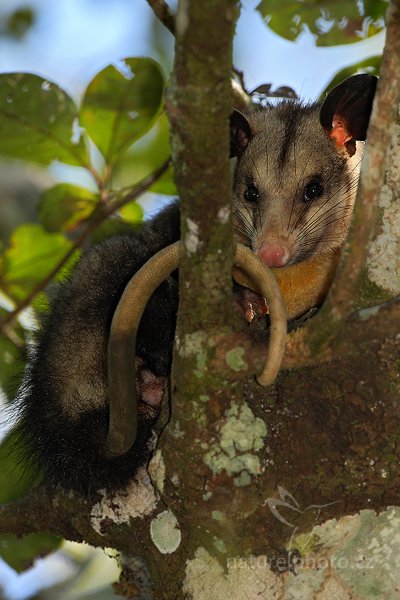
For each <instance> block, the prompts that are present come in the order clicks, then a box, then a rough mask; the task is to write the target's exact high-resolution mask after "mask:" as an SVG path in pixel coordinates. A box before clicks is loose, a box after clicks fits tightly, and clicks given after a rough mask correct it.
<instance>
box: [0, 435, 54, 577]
mask: <svg viewBox="0 0 400 600" xmlns="http://www.w3.org/2000/svg"><path fill="white" fill-rule="evenodd" d="M14 445H15V434H14V433H13V432H11V433H10V434H9V435H8V436H7V437H6V439H5V440H4V441H3V443H2V444H1V445H0V464H1V469H0V503H1V504H5V503H6V502H11V501H12V500H16V499H17V498H20V497H21V496H23V495H25V494H26V493H27V491H28V490H29V489H30V488H31V487H32V483H33V482H32V479H31V477H30V475H29V473H28V472H27V471H26V469H25V467H24V466H23V465H22V464H21V462H20V460H19V456H18V454H17V452H16V451H15V447H14ZM60 543H61V539H60V538H58V537H55V536H53V535H48V534H44V533H35V534H30V535H27V536H24V537H23V538H22V539H21V538H17V537H16V536H15V535H13V534H2V535H0V556H1V557H2V558H3V559H4V560H5V561H6V562H7V563H8V564H9V565H10V567H12V568H13V569H15V570H16V571H19V572H20V571H24V570H25V569H27V568H28V567H30V566H31V565H32V563H33V561H34V559H35V558H37V557H38V556H44V555H46V554H48V553H49V552H51V551H53V550H55V549H56V548H58V547H59V545H60Z"/></svg>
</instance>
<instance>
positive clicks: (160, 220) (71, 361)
mask: <svg viewBox="0 0 400 600" xmlns="http://www.w3.org/2000/svg"><path fill="white" fill-rule="evenodd" d="M178 239H179V207H178V205H177V204H173V205H171V206H170V207H168V208H167V209H165V210H164V211H162V213H160V214H159V215H158V216H157V217H155V218H154V219H153V220H152V221H150V222H149V223H148V224H147V225H145V226H144V227H143V228H142V229H141V230H138V231H137V232H135V233H132V235H125V236H121V237H115V238H111V239H109V240H106V241H105V242H103V243H101V244H99V245H97V246H95V247H94V248H93V249H92V250H91V251H90V252H89V253H88V254H87V255H86V256H85V257H84V258H83V259H82V260H81V261H80V262H79V263H78V264H77V266H76V268H75V270H74V272H73V274H72V276H71V278H70V279H68V280H67V281H66V282H65V283H63V284H61V285H60V287H59V289H58V293H57V294H56V296H55V298H54V299H53V300H52V302H51V305H50V310H49V312H48V314H47V315H46V317H45V319H44V322H43V323H42V324H41V328H40V331H39V333H38V334H37V339H36V345H35V349H34V352H33V355H32V357H31V361H30V364H29V366H28V368H27V372H26V376H25V382H24V385H23V388H22V390H21V396H22V398H23V402H22V407H21V411H22V415H21V417H22V418H21V421H20V424H19V434H20V440H21V445H22V446H23V447H24V448H25V449H26V451H25V455H26V458H27V459H28V461H29V462H30V463H31V465H32V467H33V468H34V469H35V470H39V471H40V472H42V473H43V474H44V477H45V479H46V480H47V481H50V482H59V483H61V484H62V485H63V486H64V487H66V488H73V489H77V490H79V491H83V492H87V491H88V490H96V489H98V488H99V487H101V486H107V487H110V488H117V487H119V486H122V485H123V484H124V483H126V481H127V480H129V478H131V477H132V474H133V473H134V472H135V470H136V469H137V467H138V466H139V465H140V464H143V463H144V462H145V461H146V459H147V457H148V455H149V450H148V446H147V440H148V439H149V437H150V434H151V427H152V425H153V423H154V420H155V418H156V417H157V412H156V411H154V410H153V411H152V409H151V408H149V407H147V410H146V409H145V410H142V411H140V408H143V407H139V428H138V435H137V439H136V441H135V443H134V445H133V446H132V448H131V449H130V450H129V452H128V453H127V454H125V455H124V456H122V457H120V458H118V459H114V460H110V459H106V458H105V456H104V447H105V439H106V434H107V428H108V405H107V381H106V372H107V371H106V350H107V341H108V333H109V329H110V325H111V320H112V316H113V313H114V310H115V308H116V305H117V303H118V301H119V298H120V296H121V294H122V292H123V290H124V288H125V286H126V284H127V283H128V281H129V280H130V278H131V277H132V276H133V275H134V274H135V273H136V271H137V270H138V269H139V268H140V267H141V266H142V265H143V264H144V263H145V262H146V261H147V260H148V259H149V258H150V257H151V256H153V255H154V254H155V253H156V252H158V251H159V250H160V249H161V248H163V247H165V246H167V245H168V244H170V243H172V242H174V241H177V240H178ZM177 304H178V290H177V279H176V277H174V276H173V275H172V276H171V277H169V278H168V280H166V281H165V282H164V283H163V284H162V285H161V286H160V287H159V288H158V290H156V292H155V293H154V295H153V296H152V298H151V300H150V302H149V304H148V306H147V307H146V310H145V312H144V314H143V317H142V320H141V324H140V328H139V331H138V336H137V340H138V344H137V356H139V357H140V358H141V359H142V360H143V368H146V369H148V370H150V371H151V372H152V373H154V374H156V375H158V376H161V377H167V375H168V372H169V368H170V363H171V352H172V341H173V336H174V330H175V320H176V311H177ZM160 323H162V326H160ZM133 360H134V357H132V361H133ZM66 408H67V409H68V410H66Z"/></svg>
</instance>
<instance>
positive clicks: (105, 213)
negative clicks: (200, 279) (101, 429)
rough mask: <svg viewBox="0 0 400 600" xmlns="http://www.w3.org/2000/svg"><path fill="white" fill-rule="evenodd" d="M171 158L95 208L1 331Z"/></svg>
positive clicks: (151, 181)
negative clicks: (120, 194)
mask: <svg viewBox="0 0 400 600" xmlns="http://www.w3.org/2000/svg"><path fill="white" fill-rule="evenodd" d="M170 160H171V159H170V158H168V159H167V160H166V161H165V162H164V163H163V164H162V165H161V166H160V167H158V169H156V170H155V171H153V172H152V173H150V175H147V177H145V178H144V179H142V181H140V182H139V183H138V184H137V185H135V186H134V188H133V189H132V190H131V191H130V192H129V193H128V194H126V195H125V196H123V197H122V198H121V199H119V200H118V201H115V202H111V203H110V204H109V205H107V206H105V205H102V207H101V210H99V209H98V208H96V209H95V210H94V212H93V213H92V217H91V219H90V222H89V224H88V226H87V227H86V228H85V229H84V231H82V233H81V235H80V236H79V237H78V238H77V239H76V240H75V241H74V243H73V244H72V246H71V248H70V249H69V250H68V252H67V253H66V254H65V255H64V256H63V258H62V259H61V260H60V261H59V262H58V263H57V264H56V266H55V267H54V268H53V269H52V270H51V271H50V273H48V274H47V276H46V277H45V278H44V279H43V280H42V281H40V282H39V284H38V285H37V286H36V287H35V288H34V289H33V290H32V291H31V293H30V294H28V296H27V297H26V298H25V299H24V300H23V301H22V302H20V303H19V304H18V306H17V307H16V308H15V309H14V310H13V311H11V312H9V313H8V314H7V315H6V316H5V317H3V319H1V321H0V331H2V330H3V328H4V327H5V326H6V325H7V324H8V323H10V322H11V321H13V320H14V319H15V317H16V316H17V315H18V314H19V313H20V312H21V311H22V310H23V309H24V308H26V307H27V306H29V305H30V304H31V302H32V301H33V299H34V298H35V297H36V296H37V295H38V294H39V292H41V291H42V290H44V289H45V287H46V286H47V285H48V284H49V283H50V281H51V280H52V279H53V277H54V276H55V275H57V273H58V272H59V271H60V270H61V269H62V268H63V267H64V265H65V264H66V263H67V262H68V260H69V259H70V258H71V256H72V255H73V254H74V252H75V251H76V250H77V249H78V248H80V247H81V246H82V244H83V242H84V241H85V240H86V239H87V238H88V236H89V235H90V234H91V233H92V232H93V231H94V230H95V229H96V228H97V227H98V226H99V225H100V223H102V222H103V221H105V219H107V218H108V217H109V216H111V215H112V214H113V213H115V212H116V211H117V210H118V209H120V208H121V207H122V206H125V204H127V203H128V202H130V201H131V200H133V199H134V198H137V197H138V196H140V195H141V194H143V193H144V192H145V191H146V190H148V189H149V188H150V187H151V186H152V185H153V183H154V182H155V181H157V179H159V178H160V177H161V175H163V174H164V173H165V171H166V170H167V169H168V167H169V164H170Z"/></svg>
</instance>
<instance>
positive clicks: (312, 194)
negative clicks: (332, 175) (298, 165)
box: [304, 179, 324, 202]
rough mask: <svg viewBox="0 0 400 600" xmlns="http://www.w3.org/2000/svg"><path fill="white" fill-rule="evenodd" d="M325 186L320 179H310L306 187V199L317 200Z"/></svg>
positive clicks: (307, 200) (306, 200)
mask: <svg viewBox="0 0 400 600" xmlns="http://www.w3.org/2000/svg"><path fill="white" fill-rule="evenodd" d="M323 191H324V188H323V187H322V184H321V182H320V181H319V180H318V179H314V180H313V181H310V183H308V184H307V185H306V187H305V188H304V201H305V202H309V201H310V200H315V199H316V198H319V197H320V196H321V195H322V192H323Z"/></svg>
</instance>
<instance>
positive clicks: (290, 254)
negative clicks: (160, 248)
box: [234, 103, 363, 267]
mask: <svg viewBox="0 0 400 600" xmlns="http://www.w3.org/2000/svg"><path fill="white" fill-rule="evenodd" d="M249 123H250V127H251V131H252V134H253V137H252V139H251V140H250V142H249V143H248V146H247V148H246V151H245V152H244V153H243V155H242V156H240V157H239V160H238V163H237V166H236V173H235V178H234V181H235V183H234V215H235V231H236V235H237V237H238V238H239V239H240V240H241V241H243V242H244V243H245V244H246V245H248V246H251V247H252V249H253V250H254V252H255V253H256V254H257V255H258V256H259V257H260V258H261V259H262V260H263V261H264V262H265V263H266V264H267V265H268V266H273V267H282V266H285V265H289V264H293V263H295V262H300V261H302V260H304V259H306V258H307V257H309V256H311V255H313V254H316V253H320V252H327V251H330V250H334V249H336V248H338V247H339V246H340V245H341V244H342V243H343V241H344V239H345V236H346V234H347V231H348V227H349V223H350V219H351V214H352V210H353V205H354V199H355V194H356V188H357V181H358V174H359V168H360V160H361V155H362V146H363V143H362V142H357V149H356V151H354V146H355V144H354V146H353V147H351V148H350V152H349V150H348V149H347V148H346V147H345V146H344V145H338V144H337V143H336V141H335V140H334V139H332V138H331V137H329V136H328V135H327V134H326V132H325V131H324V130H323V129H322V127H321V125H320V123H319V107H318V106H315V105H314V106H308V107H305V106H302V105H300V104H298V103H285V104H282V105H280V106H278V107H276V108H274V109H271V110H269V111H264V112H262V113H256V114H255V115H253V116H252V117H251V118H249Z"/></svg>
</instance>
